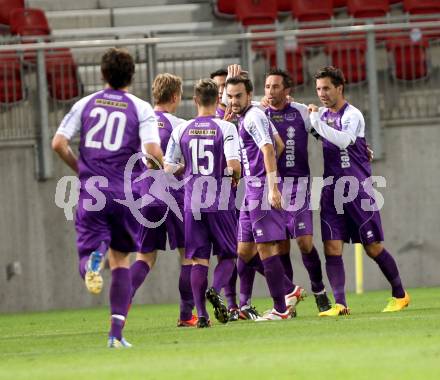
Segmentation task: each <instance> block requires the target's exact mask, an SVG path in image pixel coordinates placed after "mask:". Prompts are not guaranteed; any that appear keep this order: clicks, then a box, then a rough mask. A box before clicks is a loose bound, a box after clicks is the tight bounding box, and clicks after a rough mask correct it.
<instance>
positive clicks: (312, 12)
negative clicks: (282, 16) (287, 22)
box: [292, 0, 333, 22]
mask: <svg viewBox="0 0 440 380" xmlns="http://www.w3.org/2000/svg"><path fill="white" fill-rule="evenodd" d="M292 15H293V17H294V18H295V19H296V20H297V21H299V22H309V21H322V20H330V19H331V18H332V16H333V2H332V0H297V1H292Z"/></svg>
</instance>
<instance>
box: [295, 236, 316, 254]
mask: <svg viewBox="0 0 440 380" xmlns="http://www.w3.org/2000/svg"><path fill="white" fill-rule="evenodd" d="M296 242H297V243H298V248H299V250H300V251H301V253H309V252H310V251H311V250H312V249H313V240H312V239H311V238H309V237H305V236H300V237H299V238H297V239H296Z"/></svg>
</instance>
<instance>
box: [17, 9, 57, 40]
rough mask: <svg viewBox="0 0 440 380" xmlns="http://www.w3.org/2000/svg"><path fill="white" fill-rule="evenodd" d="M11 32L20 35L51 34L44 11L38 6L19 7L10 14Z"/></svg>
mask: <svg viewBox="0 0 440 380" xmlns="http://www.w3.org/2000/svg"><path fill="white" fill-rule="evenodd" d="M9 17H10V25H11V34H18V35H20V36H45V35H49V34H50V28H49V23H48V22H47V18H46V15H45V14H44V11H42V10H41V9H36V8H26V9H24V8H17V9H13V10H12V11H11V12H10V14H9Z"/></svg>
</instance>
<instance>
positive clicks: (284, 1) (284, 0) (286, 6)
mask: <svg viewBox="0 0 440 380" xmlns="http://www.w3.org/2000/svg"><path fill="white" fill-rule="evenodd" d="M277 6H278V12H282V13H285V12H289V13H290V11H291V8H292V1H291V0H277Z"/></svg>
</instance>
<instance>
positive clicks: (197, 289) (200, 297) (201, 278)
mask: <svg viewBox="0 0 440 380" xmlns="http://www.w3.org/2000/svg"><path fill="white" fill-rule="evenodd" d="M208 269H209V268H208V267H207V266H204V265H199V264H196V265H193V266H192V268H191V288H192V292H193V296H194V302H195V304H196V309H197V315H198V316H199V318H200V317H206V318H207V319H209V315H208V311H207V310H206V298H205V297H206V296H205V294H206V289H207V288H208Z"/></svg>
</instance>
